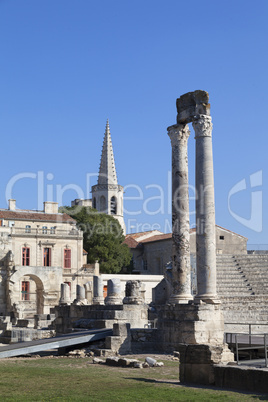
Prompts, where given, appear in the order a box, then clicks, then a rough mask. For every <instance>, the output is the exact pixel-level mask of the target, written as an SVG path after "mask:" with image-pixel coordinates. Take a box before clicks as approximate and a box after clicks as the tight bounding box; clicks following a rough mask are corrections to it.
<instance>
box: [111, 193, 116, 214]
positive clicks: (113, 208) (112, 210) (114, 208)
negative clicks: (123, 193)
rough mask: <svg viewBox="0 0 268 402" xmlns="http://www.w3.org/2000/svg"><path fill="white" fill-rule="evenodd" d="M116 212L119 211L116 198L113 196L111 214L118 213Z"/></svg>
mask: <svg viewBox="0 0 268 402" xmlns="http://www.w3.org/2000/svg"><path fill="white" fill-rule="evenodd" d="M116 213H117V205H116V198H115V197H114V196H113V197H112V198H111V214H112V215H116Z"/></svg>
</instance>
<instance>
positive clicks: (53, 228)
mask: <svg viewBox="0 0 268 402" xmlns="http://www.w3.org/2000/svg"><path fill="white" fill-rule="evenodd" d="M55 232H56V226H52V227H51V228H50V234H55Z"/></svg>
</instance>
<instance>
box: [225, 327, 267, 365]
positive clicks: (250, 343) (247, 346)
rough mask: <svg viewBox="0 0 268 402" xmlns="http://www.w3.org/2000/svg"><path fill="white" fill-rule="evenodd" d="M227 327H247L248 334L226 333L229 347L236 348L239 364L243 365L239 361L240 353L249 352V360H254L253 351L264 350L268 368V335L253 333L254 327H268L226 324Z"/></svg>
mask: <svg viewBox="0 0 268 402" xmlns="http://www.w3.org/2000/svg"><path fill="white" fill-rule="evenodd" d="M225 324H226V325H240V326H242V325H243V326H247V327H248V331H247V332H226V333H225V341H226V342H227V343H228V344H229V345H234V346H235V352H236V361H237V364H238V365H239V364H242V363H241V360H240V361H239V352H241V351H248V352H249V359H250V360H251V359H252V354H251V351H253V350H261V349H264V360H265V367H268V358H267V349H268V334H267V333H253V331H252V327H253V326H258V327H259V326H266V327H267V326H268V323H266V324H258V323H225Z"/></svg>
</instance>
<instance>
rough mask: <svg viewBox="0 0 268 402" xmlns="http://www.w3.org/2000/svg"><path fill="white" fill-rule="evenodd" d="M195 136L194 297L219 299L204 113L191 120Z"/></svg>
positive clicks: (207, 122)
mask: <svg viewBox="0 0 268 402" xmlns="http://www.w3.org/2000/svg"><path fill="white" fill-rule="evenodd" d="M193 128H194V131H195V139H196V164H195V166H196V179H195V184H196V271H197V295H196V297H195V300H196V301H198V300H203V301H204V302H207V303H216V302H218V300H217V299H218V298H217V292H216V236H215V201H214V177H213V157H212V137H211V133H212V122H211V117H210V116H207V115H199V116H196V117H195V118H194V120H193Z"/></svg>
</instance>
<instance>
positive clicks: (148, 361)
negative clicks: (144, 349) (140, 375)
mask: <svg viewBox="0 0 268 402" xmlns="http://www.w3.org/2000/svg"><path fill="white" fill-rule="evenodd" d="M145 361H146V363H148V364H149V366H150V367H154V366H155V365H156V360H155V359H153V358H152V357H145Z"/></svg>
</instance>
